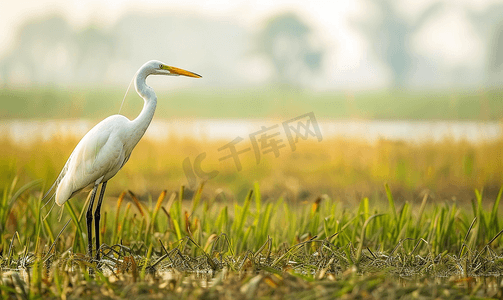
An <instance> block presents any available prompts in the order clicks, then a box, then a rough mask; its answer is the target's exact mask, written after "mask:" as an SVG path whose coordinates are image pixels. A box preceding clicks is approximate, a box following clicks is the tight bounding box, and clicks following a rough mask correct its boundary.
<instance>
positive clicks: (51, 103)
mask: <svg viewBox="0 0 503 300" xmlns="http://www.w3.org/2000/svg"><path fill="white" fill-rule="evenodd" d="M124 92H125V89H107V88H94V89H93V88H68V89H57V88H52V89H51V88H43V89H41V88H28V89H8V88H4V89H0V103H1V104H2V105H1V106H0V118H1V119H10V118H18V119H19V118H21V119H30V118H31V119H33V118H34V119H68V118H78V119H82V118H85V119H96V120H100V119H103V118H105V117H107V116H109V115H111V114H112V113H116V112H118V111H119V107H120V105H121V101H122V98H123V96H124ZM156 92H157V96H158V98H159V105H158V107H157V111H156V118H160V119H167V118H172V117H174V116H175V117H180V118H210V119H214V118H215V119H218V118H242V119H249V118H258V119H262V118H266V117H278V118H282V119H284V118H289V117H291V116H297V115H301V114H304V113H306V112H309V111H314V112H315V114H316V117H317V118H321V119H323V118H328V119H348V118H360V119H386V120H387V119H394V120H396V119H407V120H481V121H490V120H492V121H498V120H501V119H502V118H503V106H502V105H501V98H502V96H503V91H502V90H501V89H493V90H483V89H481V90H476V91H473V90H469V91H436V90H432V91H361V92H352V91H348V92H323V93H320V92H311V91H307V90H306V91H303V90H292V89H274V88H272V87H269V88H268V87H261V88H255V89H251V88H249V89H218V90H210V89H206V90H190V91H188V90H174V91H171V92H162V91H160V90H158V89H156ZM142 105H143V102H142V101H141V99H139V97H138V95H136V93H135V92H134V91H133V90H131V91H130V93H129V94H128V97H127V99H126V102H125V105H124V108H123V110H122V112H123V113H125V114H126V116H128V117H134V116H136V115H137V114H138V112H139V111H140V110H141V107H142Z"/></svg>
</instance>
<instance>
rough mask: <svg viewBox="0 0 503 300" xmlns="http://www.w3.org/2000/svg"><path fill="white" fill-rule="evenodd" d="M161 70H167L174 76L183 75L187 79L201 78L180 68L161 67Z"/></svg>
mask: <svg viewBox="0 0 503 300" xmlns="http://www.w3.org/2000/svg"><path fill="white" fill-rule="evenodd" d="M162 68H163V69H165V70H168V71H169V72H170V73H171V74H176V75H183V76H188V77H194V78H201V77H202V76H201V75H199V74H196V73H192V72H190V71H186V70H183V69H180V68H176V67H170V66H165V65H164V66H162Z"/></svg>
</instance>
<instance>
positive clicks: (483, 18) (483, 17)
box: [467, 4, 503, 86]
mask: <svg viewBox="0 0 503 300" xmlns="http://www.w3.org/2000/svg"><path fill="white" fill-rule="evenodd" d="M467 13H468V15H469V16H470V19H471V20H472V23H473V25H474V27H475V28H476V30H477V32H478V34H479V36H480V37H481V38H482V39H483V40H484V42H485V44H486V49H487V54H486V83H487V84H488V85H489V86H503V4H493V5H491V6H490V7H489V8H488V9H486V10H485V11H484V12H481V13H477V12H475V11H473V10H468V11H467Z"/></svg>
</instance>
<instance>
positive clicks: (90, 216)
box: [86, 184, 98, 257]
mask: <svg viewBox="0 0 503 300" xmlns="http://www.w3.org/2000/svg"><path fill="white" fill-rule="evenodd" d="M97 189H98V185H97V184H96V185H95V186H94V188H93V190H92V192H91V200H90V201H89V206H88V207H87V213H86V220H87V255H89V257H93V227H92V223H93V205H94V198H95V197H96V190H97Z"/></svg>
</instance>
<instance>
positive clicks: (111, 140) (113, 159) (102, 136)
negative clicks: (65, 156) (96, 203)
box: [56, 118, 127, 205]
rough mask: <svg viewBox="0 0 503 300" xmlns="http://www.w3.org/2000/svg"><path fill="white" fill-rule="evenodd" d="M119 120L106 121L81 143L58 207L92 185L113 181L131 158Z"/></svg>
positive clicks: (62, 186)
mask: <svg viewBox="0 0 503 300" xmlns="http://www.w3.org/2000/svg"><path fill="white" fill-rule="evenodd" d="M105 121H106V122H105ZM119 121H120V120H115V119H109V118H107V119H105V120H104V121H102V122H101V123H99V124H98V125H96V126H95V127H94V128H93V129H91V130H90V131H89V132H88V133H87V134H86V135H85V136H84V137H83V138H82V140H81V141H80V142H79V144H78V145H77V147H76V148H75V150H74V151H73V153H72V155H71V156H70V159H69V160H68V163H67V165H68V167H67V170H66V172H65V173H64V176H63V178H62V179H61V182H60V183H59V185H58V188H57V191H56V203H57V204H59V205H62V204H63V203H64V202H66V201H67V200H68V199H69V198H71V197H72V196H73V195H75V194H76V193H78V192H79V191H81V190H83V189H85V188H86V187H88V186H94V185H95V184H99V183H101V182H103V181H106V180H108V179H110V178H111V177H112V176H114V175H115V174H116V173H117V172H118V171H119V170H120V169H121V167H122V165H123V163H124V160H125V158H126V156H127V155H126V150H125V147H124V143H123V141H122V139H121V128H122V126H121V123H120V122H119Z"/></svg>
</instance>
